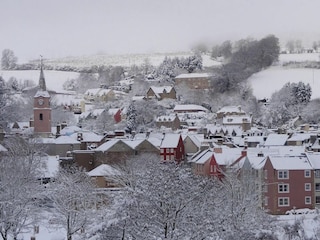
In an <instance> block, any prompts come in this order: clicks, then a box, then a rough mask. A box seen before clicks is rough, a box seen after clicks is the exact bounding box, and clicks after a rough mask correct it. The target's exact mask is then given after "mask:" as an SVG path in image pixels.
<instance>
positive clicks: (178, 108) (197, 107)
mask: <svg viewBox="0 0 320 240" xmlns="http://www.w3.org/2000/svg"><path fill="white" fill-rule="evenodd" d="M173 111H204V112H206V111H208V109H206V108H205V107H202V106H200V105H196V104H178V105H176V106H175V107H174V108H173Z"/></svg>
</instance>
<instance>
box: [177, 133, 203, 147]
mask: <svg viewBox="0 0 320 240" xmlns="http://www.w3.org/2000/svg"><path fill="white" fill-rule="evenodd" d="M187 137H189V138H190V140H191V141H192V142H193V143H194V144H195V145H197V147H200V146H201V143H202V142H203V141H204V135H203V134H183V135H182V140H185V139H186V138H187Z"/></svg>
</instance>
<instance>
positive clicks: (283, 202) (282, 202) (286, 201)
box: [278, 197, 289, 207]
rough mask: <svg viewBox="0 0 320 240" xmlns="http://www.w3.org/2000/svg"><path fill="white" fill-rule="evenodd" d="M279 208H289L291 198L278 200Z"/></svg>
mask: <svg viewBox="0 0 320 240" xmlns="http://www.w3.org/2000/svg"><path fill="white" fill-rule="evenodd" d="M278 206H279V207H285V206H289V198H288V197H280V198H278Z"/></svg>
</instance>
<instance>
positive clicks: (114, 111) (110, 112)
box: [108, 108, 120, 115]
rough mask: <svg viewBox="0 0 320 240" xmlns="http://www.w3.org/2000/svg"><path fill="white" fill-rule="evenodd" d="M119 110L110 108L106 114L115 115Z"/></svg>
mask: <svg viewBox="0 0 320 240" xmlns="http://www.w3.org/2000/svg"><path fill="white" fill-rule="evenodd" d="M119 110H120V108H110V109H109V110H108V113H109V114H110V115H115V114H116V113H117V112H118V111H119Z"/></svg>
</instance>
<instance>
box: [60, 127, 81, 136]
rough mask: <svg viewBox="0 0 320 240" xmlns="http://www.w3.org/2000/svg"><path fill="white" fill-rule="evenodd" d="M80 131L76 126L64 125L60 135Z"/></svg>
mask: <svg viewBox="0 0 320 240" xmlns="http://www.w3.org/2000/svg"><path fill="white" fill-rule="evenodd" d="M79 131H81V128H79V127H77V126H67V127H64V128H63V129H61V130H60V134H61V135H68V136H70V135H72V134H73V133H75V132H79Z"/></svg>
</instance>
